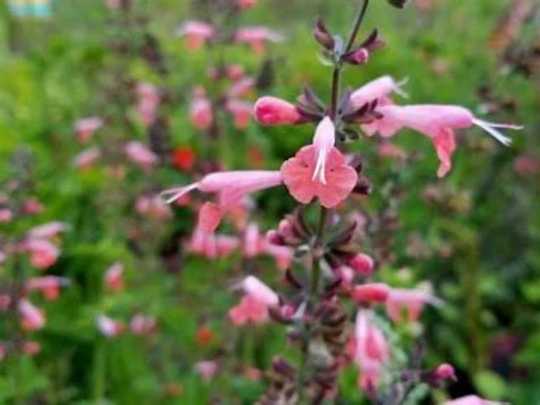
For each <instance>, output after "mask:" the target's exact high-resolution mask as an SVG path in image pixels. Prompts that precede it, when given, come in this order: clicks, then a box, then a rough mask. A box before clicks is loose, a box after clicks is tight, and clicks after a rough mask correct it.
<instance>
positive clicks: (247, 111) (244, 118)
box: [226, 100, 253, 129]
mask: <svg viewBox="0 0 540 405" xmlns="http://www.w3.org/2000/svg"><path fill="white" fill-rule="evenodd" d="M226 108H227V110H228V111H229V112H230V113H231V114H232V115H233V116H234V126H235V127H236V128H237V129H246V128H247V126H248V125H249V122H250V121H251V115H252V111H253V105H252V104H251V103H247V102H245V101H240V100H229V101H227V105H226Z"/></svg>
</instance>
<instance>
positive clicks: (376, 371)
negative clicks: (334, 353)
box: [354, 309, 390, 393]
mask: <svg viewBox="0 0 540 405" xmlns="http://www.w3.org/2000/svg"><path fill="white" fill-rule="evenodd" d="M371 316H372V314H371V312H370V311H368V310H364V309H361V310H359V311H358V314H357V316H356V325H355V334H354V346H355V356H354V358H355V361H356V363H357V365H358V368H359V369H360V387H361V388H362V390H364V391H365V392H368V393H369V392H372V391H373V390H374V388H376V387H377V385H378V384H379V382H380V377H381V374H382V372H383V371H384V367H385V363H387V362H388V361H389V359H390V349H389V345H388V341H387V340H386V337H385V336H384V334H383V333H382V331H381V330H380V329H379V328H378V327H377V326H376V325H375V324H374V323H373V321H372V320H371Z"/></svg>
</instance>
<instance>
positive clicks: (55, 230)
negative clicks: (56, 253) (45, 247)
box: [28, 221, 69, 239]
mask: <svg viewBox="0 0 540 405" xmlns="http://www.w3.org/2000/svg"><path fill="white" fill-rule="evenodd" d="M67 230H69V225H68V224H66V223H64V222H59V221H54V222H49V223H47V224H44V225H40V226H36V227H34V228H32V229H30V231H29V232H28V236H29V237H30V238H32V239H50V238H54V237H56V236H57V235H58V234H59V233H61V232H65V231H67Z"/></svg>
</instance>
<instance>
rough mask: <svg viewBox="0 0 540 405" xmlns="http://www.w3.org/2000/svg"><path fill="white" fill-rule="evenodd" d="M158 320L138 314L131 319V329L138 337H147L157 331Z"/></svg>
mask: <svg viewBox="0 0 540 405" xmlns="http://www.w3.org/2000/svg"><path fill="white" fill-rule="evenodd" d="M156 325H157V324H156V320H155V319H154V318H152V317H150V316H144V315H141V314H136V315H134V316H133V318H131V322H130V324H129V327H130V329H131V331H132V332H133V334H135V335H137V336H146V335H148V334H150V333H152V332H153V331H154V330H155V329H156Z"/></svg>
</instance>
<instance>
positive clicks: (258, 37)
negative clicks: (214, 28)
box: [235, 27, 283, 56]
mask: <svg viewBox="0 0 540 405" xmlns="http://www.w3.org/2000/svg"><path fill="white" fill-rule="evenodd" d="M235 41H236V42H237V43H245V44H248V45H249V46H251V49H252V50H253V52H255V53H256V54H257V55H259V56H262V55H264V53H265V51H266V42H281V41H283V37H282V36H281V35H279V34H278V33H276V32H274V31H272V30H270V29H268V28H265V27H246V28H241V29H239V30H238V31H236V35H235Z"/></svg>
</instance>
